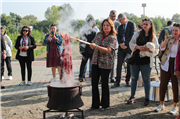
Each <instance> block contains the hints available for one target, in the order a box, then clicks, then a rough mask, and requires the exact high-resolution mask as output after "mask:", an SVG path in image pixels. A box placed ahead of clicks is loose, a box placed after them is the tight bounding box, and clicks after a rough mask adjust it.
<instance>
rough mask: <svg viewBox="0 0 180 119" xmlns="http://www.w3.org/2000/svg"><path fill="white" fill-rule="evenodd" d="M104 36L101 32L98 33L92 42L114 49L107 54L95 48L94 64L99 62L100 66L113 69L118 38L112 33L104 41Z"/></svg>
mask: <svg viewBox="0 0 180 119" xmlns="http://www.w3.org/2000/svg"><path fill="white" fill-rule="evenodd" d="M102 37H103V36H102V35H101V33H98V34H97V35H96V37H95V38H94V40H93V41H92V42H93V43H95V44H96V45H99V46H101V47H106V48H107V47H110V48H112V49H113V50H112V51H111V52H110V53H109V54H107V53H103V52H101V51H99V50H97V49H94V53H93V57H92V64H94V65H97V64H98V66H99V68H102V69H111V68H112V66H113V61H114V55H115V48H116V42H117V39H116V37H115V36H113V35H110V36H108V37H106V38H105V39H104V40H103V41H102Z"/></svg>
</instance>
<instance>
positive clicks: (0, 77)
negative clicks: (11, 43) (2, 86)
mask: <svg viewBox="0 0 180 119" xmlns="http://www.w3.org/2000/svg"><path fill="white" fill-rule="evenodd" d="M1 66H2V63H0V67H1ZM0 69H1V68H0ZM0 82H2V74H1V73H0Z"/></svg>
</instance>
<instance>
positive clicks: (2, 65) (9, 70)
mask: <svg viewBox="0 0 180 119" xmlns="http://www.w3.org/2000/svg"><path fill="white" fill-rule="evenodd" d="M4 62H6V67H7V70H8V76H12V67H11V57H6V59H2V63H1V76H4Z"/></svg>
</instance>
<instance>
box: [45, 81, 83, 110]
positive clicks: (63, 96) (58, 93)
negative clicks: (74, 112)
mask: <svg viewBox="0 0 180 119" xmlns="http://www.w3.org/2000/svg"><path fill="white" fill-rule="evenodd" d="M47 88H48V96H49V101H48V104H47V107H48V108H49V109H50V110H51V109H53V110H59V111H67V110H70V109H78V108H79V107H82V106H83V105H84V103H83V102H82V100H81V94H82V87H81V85H80V84H79V83H76V84H75V85H74V86H70V87H52V86H51V85H49V86H48V87H47Z"/></svg>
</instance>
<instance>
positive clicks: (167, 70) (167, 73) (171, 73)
mask: <svg viewBox="0 0 180 119" xmlns="http://www.w3.org/2000/svg"><path fill="white" fill-rule="evenodd" d="M172 34H173V35H172V36H168V35H165V40H164V41H163V43H162V44H161V46H160V50H161V51H165V52H164V54H163V56H162V58H161V82H160V105H159V106H158V107H157V108H156V109H155V111H156V112H159V111H162V110H164V109H165V106H164V99H165V94H166V91H167V85H168V83H169V80H170V79H171V83H172V90H173V102H174V105H173V108H172V110H171V111H170V112H169V113H170V114H173V115H174V114H176V113H177V112H178V109H177V103H178V101H179V99H178V79H177V77H176V75H175V67H174V66H175V58H176V55H177V51H178V49H179V46H180V24H179V23H175V24H174V25H173V30H172Z"/></svg>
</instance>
